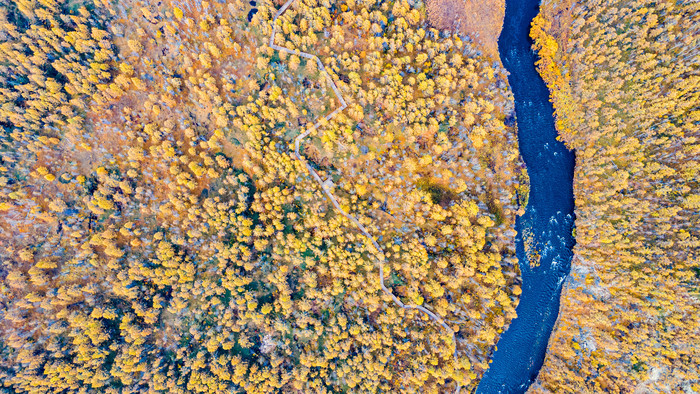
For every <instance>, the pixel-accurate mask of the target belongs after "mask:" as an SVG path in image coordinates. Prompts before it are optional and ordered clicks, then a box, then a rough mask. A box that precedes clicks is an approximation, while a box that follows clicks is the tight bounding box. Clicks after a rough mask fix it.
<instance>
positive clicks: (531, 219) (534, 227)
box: [477, 0, 575, 394]
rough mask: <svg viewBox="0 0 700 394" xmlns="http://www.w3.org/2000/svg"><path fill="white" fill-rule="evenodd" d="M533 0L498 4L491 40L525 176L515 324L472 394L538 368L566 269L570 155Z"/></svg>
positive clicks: (512, 389) (500, 388)
mask: <svg viewBox="0 0 700 394" xmlns="http://www.w3.org/2000/svg"><path fill="white" fill-rule="evenodd" d="M538 11H539V0H506V14H505V19H504V23H503V30H502V31H501V35H500V37H499V39H498V50H499V53H500V55H501V61H502V62H503V65H504V66H505V68H506V69H507V70H508V72H509V73H510V75H509V76H508V82H509V83H510V86H511V89H512V90H513V96H514V97H515V115H516V119H517V124H518V141H519V145H520V154H521V155H522V157H523V159H524V161H525V165H526V166H527V172H528V175H529V177H530V196H529V201H528V204H527V208H526V211H525V214H524V215H523V216H522V217H519V218H518V219H517V220H516V230H517V231H518V236H517V238H516V250H517V255H518V259H519V261H520V269H521V272H522V280H523V292H522V295H521V296H520V303H519V304H518V307H517V309H516V311H517V314H518V317H516V318H515V319H514V320H513V321H512V323H511V324H510V327H509V328H508V329H507V330H506V332H504V333H503V334H502V335H501V338H500V339H499V341H498V349H497V350H496V352H495V353H494V355H493V357H492V363H491V365H490V367H489V369H488V371H487V372H486V374H485V375H484V378H483V379H482V380H481V382H480V384H479V387H478V389H477V393H487V394H488V393H522V392H525V390H527V388H528V387H529V386H530V384H532V382H533V381H534V379H535V378H536V377H537V373H538V372H539V370H540V367H542V363H543V362H544V356H545V352H546V350H547V343H548V341H549V336H550V334H551V332H552V328H553V327H554V323H555V322H556V320H557V316H558V314H559V296H560V294H561V289H562V284H563V282H564V279H565V278H566V276H567V275H568V273H569V271H570V269H571V258H572V252H571V249H572V247H573V246H574V242H575V241H574V237H573V234H572V229H573V224H574V195H573V173H574V161H575V158H574V153H573V152H572V151H569V150H568V149H567V148H566V146H564V144H563V143H562V142H560V141H557V139H556V137H557V131H556V129H555V127H554V110H553V108H552V103H551V102H550V101H549V90H548V89H547V86H546V85H545V83H544V81H543V80H542V78H541V77H540V75H539V74H538V73H537V70H536V68H535V60H536V58H537V56H536V54H535V53H534V52H533V51H532V49H531V47H532V40H531V39H530V36H529V32H530V23H531V21H532V19H533V18H534V17H535V15H537V13H538ZM524 233H529V234H531V235H532V238H531V240H532V241H533V248H531V249H529V250H536V251H537V253H539V255H540V258H539V265H536V266H533V267H530V265H529V263H528V260H529V259H528V256H527V255H526V251H525V245H524V242H523V238H524V237H523V234H524Z"/></svg>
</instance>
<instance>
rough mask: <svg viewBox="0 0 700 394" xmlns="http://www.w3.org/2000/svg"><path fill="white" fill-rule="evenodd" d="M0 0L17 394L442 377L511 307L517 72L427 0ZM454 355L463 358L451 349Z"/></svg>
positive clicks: (4, 295) (8, 307)
mask: <svg viewBox="0 0 700 394" xmlns="http://www.w3.org/2000/svg"><path fill="white" fill-rule="evenodd" d="M281 5H282V4H281V3H279V2H271V1H269V0H266V1H257V2H256V1H252V2H247V1H246V2H243V1H240V0H237V1H227V2H219V1H213V2H207V1H201V2H199V1H184V2H171V1H167V0H164V1H160V2H157V3H156V2H148V1H139V0H121V1H119V2H110V1H106V0H94V1H88V0H70V1H65V0H0V125H1V126H2V127H1V128H0V133H1V134H0V229H1V230H0V260H1V261H2V267H1V270H0V278H1V279H2V285H1V287H0V302H1V303H2V312H1V313H0V381H1V382H2V384H3V386H4V389H6V390H10V391H11V392H60V391H65V392H93V391H99V392H107V393H116V392H126V391H129V392H131V391H140V392H141V391H142V392H163V391H167V392H173V393H176V392H183V393H184V392H226V393H229V392H256V393H262V392H280V391H283V392H319V393H323V392H377V391H383V392H397V391H400V392H445V391H453V390H454V389H455V388H456V387H457V386H458V385H460V386H461V387H463V388H466V389H470V388H473V387H475V385H476V383H477V382H478V380H479V378H480V376H481V375H482V374H483V373H484V371H485V370H486V368H487V367H488V358H489V355H490V354H491V352H492V351H493V349H494V348H495V344H496V341H497V339H498V336H499V333H501V332H502V331H503V330H504V328H505V327H507V325H508V323H509V322H510V320H511V319H513V318H514V317H515V305H516V304H517V301H518V296H519V294H520V279H519V271H518V266H517V261H516V258H515V250H514V249H515V246H514V237H515V231H514V230H513V227H514V221H515V217H516V215H517V214H518V213H519V212H521V211H522V205H523V201H524V200H525V199H526V196H527V175H526V172H525V170H524V168H523V166H522V164H521V161H520V158H519V154H518V145H517V138H516V133H515V127H514V123H513V104H512V96H511V93H510V92H509V90H508V87H507V82H506V78H505V75H504V70H503V69H502V67H501V66H500V65H499V64H498V63H495V62H494V61H493V60H492V58H490V57H488V56H486V55H484V54H482V51H481V50H480V49H479V48H478V47H477V46H476V44H474V43H473V42H472V40H471V39H469V38H468V37H467V36H465V35H462V34H453V33H451V32H450V31H447V30H437V29H435V28H433V27H431V25H430V24H429V23H428V21H427V12H426V9H425V6H424V5H422V4H421V3H415V4H413V3H411V4H409V3H408V2H407V1H405V0H400V1H395V2H382V1H374V0H369V1H354V0H350V1H347V2H332V3H331V2H329V1H327V0H324V1H316V0H303V1H302V0H300V1H298V2H296V3H295V4H294V5H293V6H292V7H291V8H290V9H289V10H288V11H287V12H285V13H284V14H283V15H282V17H280V18H279V20H278V22H277V24H278V25H277V30H278V34H277V35H276V44H277V45H282V46H284V47H287V48H293V49H298V50H300V51H304V52H309V53H313V54H316V55H317V56H318V57H319V59H320V60H321V62H322V63H323V65H324V67H325V68H326V69H327V70H328V72H329V74H330V75H331V76H332V78H333V80H334V82H335V83H336V85H337V86H338V88H339V89H340V91H341V92H342V94H343V96H344V97H345V99H346V100H347V102H348V108H347V109H345V110H344V111H342V112H340V113H339V114H338V115H337V116H335V117H334V118H333V119H331V120H330V121H327V122H322V125H321V127H319V129H318V130H315V131H314V132H313V133H312V134H311V137H310V138H308V139H307V141H306V142H305V146H304V149H303V153H304V156H305V157H307V158H308V160H309V163H310V165H312V166H313V168H315V170H316V171H318V173H319V174H321V175H322V176H323V178H324V179H326V178H329V179H331V180H332V182H333V189H334V194H335V195H336V196H337V197H338V198H339V200H340V203H341V205H342V206H343V207H344V208H345V209H346V210H347V211H349V212H350V213H351V214H352V215H353V216H354V217H357V218H359V219H358V220H359V221H360V222H362V223H363V225H364V226H365V227H367V228H368V229H369V231H370V232H371V233H372V234H373V235H374V237H375V239H376V241H377V242H378V243H379V244H380V245H381V246H382V247H383V248H384V250H385V251H386V252H387V253H386V257H387V262H386V266H385V267H384V272H385V274H386V275H387V279H386V283H387V286H388V287H390V288H391V290H392V292H393V293H394V294H396V295H397V297H399V299H401V300H403V301H404V302H407V303H413V304H417V305H424V306H426V307H427V308H429V309H430V310H432V311H435V313H437V314H439V315H440V316H442V317H444V320H445V322H446V323H447V324H449V326H450V327H452V329H453V331H455V332H456V336H455V339H456V340H455V341H452V338H451V337H450V336H449V335H447V334H446V333H445V332H444V331H443V330H441V328H440V326H438V325H437V324H435V322H433V321H431V320H430V319H428V318H427V317H425V316H424V315H421V313H419V312H417V311H407V310H404V309H401V308H398V307H397V306H396V305H395V304H394V303H393V302H392V300H391V299H390V298H389V297H388V296H387V295H386V294H384V293H382V291H381V289H380V285H379V282H378V267H377V266H376V264H375V263H374V260H373V259H372V258H371V257H372V256H373V254H376V253H377V251H376V250H373V248H371V247H370V245H369V244H368V243H367V242H366V240H365V239H363V238H362V237H361V235H360V234H359V233H358V232H357V231H356V229H355V228H354V227H353V226H352V224H351V223H350V222H349V221H348V220H347V219H346V218H344V217H343V216H341V215H339V214H338V212H336V211H334V210H333V206H332V205H331V204H330V202H329V201H328V200H327V199H325V198H324V195H323V193H322V191H321V189H320V187H319V186H318V185H317V184H316V183H315V182H314V181H313V180H312V179H311V178H310V177H309V174H308V172H307V170H306V168H305V166H304V164H303V163H300V162H299V161H297V160H296V159H295V158H294V155H293V149H294V148H293V143H292V141H293V139H294V137H295V136H296V135H298V134H299V133H302V132H303V131H304V130H306V128H308V127H310V126H311V125H312V124H313V123H314V122H315V121H316V120H317V119H319V118H322V117H323V116H325V115H326V114H328V113H330V112H331V111H333V109H334V108H337V107H338V105H339V103H338V102H336V101H335V99H334V95H333V92H332V91H331V89H330V86H329V84H328V83H327V81H326V80H325V79H324V78H322V77H321V76H320V74H319V69H318V65H317V64H316V63H315V62H313V61H307V59H305V58H303V57H300V56H295V55H289V54H286V53H280V52H279V51H275V50H273V49H272V48H271V47H270V46H269V45H268V40H269V37H270V33H271V30H272V26H271V23H272V17H273V15H274V14H275V13H276V12H277V10H278V9H279V8H280V7H281ZM455 351H456V354H457V356H458V358H457V361H455V359H454V358H453V357H452V355H453V352H455Z"/></svg>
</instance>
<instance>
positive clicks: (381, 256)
mask: <svg viewBox="0 0 700 394" xmlns="http://www.w3.org/2000/svg"><path fill="white" fill-rule="evenodd" d="M294 1H296V0H287V2H286V3H284V5H283V6H282V8H280V9H279V11H277V13H276V14H275V17H274V18H273V19H272V34H270V47H271V48H272V49H275V50H277V51H280V52H285V53H288V54H291V55H296V56H301V57H303V58H306V59H309V60H311V61H315V62H316V64H317V65H318V68H319V70H320V71H321V73H322V74H323V75H325V77H326V79H327V80H328V82H329V84H330V85H331V88H332V89H333V92H334V93H335V95H336V97H337V98H338V101H339V102H340V104H341V105H340V107H338V108H336V109H335V110H334V111H333V112H331V113H330V114H328V115H326V116H325V117H324V120H325V121H329V120H331V119H332V118H333V117H335V116H336V115H337V114H338V113H339V112H340V111H342V110H344V109H345V108H346V107H347V106H348V105H347V103H346V102H345V99H343V96H342V95H341V94H340V90H338V87H337V86H336V84H335V82H334V81H333V78H332V77H331V75H330V74H329V73H328V71H327V70H326V67H325V66H324V65H323V63H322V62H321V60H320V59H319V58H318V56H315V55H312V54H310V53H306V52H301V51H299V50H292V49H289V48H286V47H283V46H280V45H276V44H275V34H276V33H277V19H279V17H280V16H281V15H282V14H283V13H284V12H285V11H286V10H287V9H288V8H289V7H290V6H291V5H292V4H293V3H294ZM321 122H322V121H321V120H319V121H318V122H316V123H315V124H314V125H313V126H311V127H310V128H309V129H308V130H306V131H305V132H304V133H302V134H299V135H298V136H297V137H296V138H295V139H294V155H295V156H296V158H297V160H299V162H300V163H303V164H304V165H305V166H306V169H307V170H308V171H309V173H310V174H311V176H312V177H313V179H314V180H315V181H316V183H318V185H319V186H321V189H322V190H323V192H324V193H325V194H326V197H328V199H329V200H330V201H331V203H333V206H334V207H335V209H337V210H338V212H340V214H341V215H343V216H344V217H346V218H347V219H348V220H350V221H351V222H352V223H353V224H354V225H355V227H357V229H358V230H360V232H361V233H362V234H363V235H364V236H365V238H367V240H369V241H370V243H371V245H372V246H373V247H374V248H375V249H376V250H377V254H376V255H375V257H376V259H377V265H378V266H379V284H380V286H381V288H382V291H383V292H384V293H385V294H386V295H388V296H389V297H391V299H392V300H393V301H394V303H395V304H396V305H397V306H399V307H400V308H403V309H415V310H418V311H420V312H422V313H424V314H425V315H427V316H428V317H429V318H430V319H432V320H433V321H434V322H436V323H438V324H440V325H441V326H442V328H444V329H445V331H447V332H448V333H449V334H450V335H451V336H452V345H453V346H454V350H453V357H454V365H455V368H456V367H457V365H458V363H457V361H458V359H457V340H456V337H455V332H454V330H452V328H450V326H448V325H447V324H446V323H445V321H444V320H443V319H442V317H440V316H438V315H437V314H435V313H434V312H432V311H430V310H429V309H427V308H425V307H423V306H421V305H415V304H406V303H404V302H403V301H401V300H400V299H399V298H398V297H397V296H396V295H395V294H394V293H392V292H391V290H389V289H388V288H387V287H386V285H385V284H384V263H385V262H386V255H385V253H384V249H382V247H381V246H379V244H378V243H377V241H375V239H374V237H372V235H371V234H370V233H369V231H367V228H365V226H363V225H362V223H360V222H359V221H358V220H357V219H356V218H355V217H353V216H352V215H350V214H349V213H347V212H346V211H345V210H343V208H342V207H341V206H340V204H339V203H338V199H337V198H336V197H335V196H334V195H333V193H331V190H330V188H331V187H332V182H331V180H330V179H329V180H327V181H325V182H324V181H323V180H322V179H321V177H320V176H319V175H318V173H317V172H316V170H314V169H313V167H312V166H311V165H310V164H309V163H308V162H307V161H306V159H305V158H304V157H303V156H302V155H301V154H300V153H299V145H300V144H301V142H302V141H303V140H304V138H306V137H308V135H309V134H311V132H312V131H314V130H316V129H317V128H318V126H319V125H320V123H321ZM460 389H461V386H459V384H458V385H457V390H456V393H459V392H460Z"/></svg>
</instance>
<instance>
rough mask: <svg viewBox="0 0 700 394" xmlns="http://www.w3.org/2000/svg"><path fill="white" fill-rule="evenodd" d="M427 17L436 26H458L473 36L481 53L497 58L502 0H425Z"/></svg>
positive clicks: (503, 3) (447, 27)
mask: <svg viewBox="0 0 700 394" xmlns="http://www.w3.org/2000/svg"><path fill="white" fill-rule="evenodd" d="M426 5H427V8H428V19H429V20H430V23H431V24H432V25H433V26H435V27H436V28H439V29H458V30H459V31H460V32H461V33H463V34H466V35H468V36H469V37H472V38H473V39H474V41H475V43H476V44H477V46H478V47H479V48H480V49H482V51H483V52H484V54H486V55H487V56H490V57H491V58H492V59H498V58H499V56H498V35H499V34H500V33H501V27H502V26H503V16H504V15H505V2H504V0H427V1H426Z"/></svg>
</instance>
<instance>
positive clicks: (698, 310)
mask: <svg viewBox="0 0 700 394" xmlns="http://www.w3.org/2000/svg"><path fill="white" fill-rule="evenodd" d="M531 36H532V38H533V39H534V40H535V48H536V49H537V51H538V53H539V56H540V60H539V65H538V67H539V70H540V72H541V75H542V76H543V78H544V79H545V81H546V82H547V84H548V86H549V88H550V91H551V94H552V100H553V103H554V107H555V111H556V121H557V128H558V131H559V133H560V136H561V138H562V139H563V140H564V141H565V142H566V144H567V145H568V146H569V147H570V148H573V149H575V150H576V170H575V178H574V193H575V198H576V242H577V244H576V247H575V249H574V262H573V268H572V273H571V276H570V278H569V280H568V281H567V285H566V286H565V288H564V291H563V295H562V301H561V302H562V306H561V311H560V316H559V322H558V327H557V328H556V329H555V331H554V333H553V334H552V338H551V339H550V343H549V348H548V352H547V358H546V360H545V364H544V366H543V368H542V370H541V372H540V375H539V378H538V382H537V383H536V384H535V385H534V386H533V389H532V390H531V391H532V392H536V393H540V392H556V393H569V392H571V393H574V392H576V393H579V392H582V391H583V392H590V393H599V392H609V393H621V392H698V391H700V379H699V378H698V377H699V376H700V346H699V344H700V321H699V320H698V316H699V315H700V226H698V224H699V223H700V194H699V193H700V187H699V186H700V47H699V40H700V3H698V2H696V1H665V0H664V1H658V2H654V3H650V2H645V1H621V0H593V1H587V2H585V3H576V2H573V1H568V0H547V1H543V4H542V8H541V12H540V15H538V17H537V18H536V20H535V21H533V26H532V30H531Z"/></svg>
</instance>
